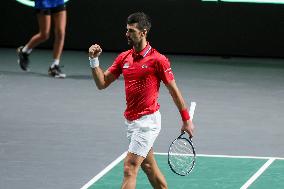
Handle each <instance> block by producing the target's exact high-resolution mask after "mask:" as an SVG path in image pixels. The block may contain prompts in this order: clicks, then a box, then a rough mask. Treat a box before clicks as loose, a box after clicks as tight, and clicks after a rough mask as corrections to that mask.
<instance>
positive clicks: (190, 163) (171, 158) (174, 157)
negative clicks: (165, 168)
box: [168, 102, 196, 176]
mask: <svg viewBox="0 0 284 189" xmlns="http://www.w3.org/2000/svg"><path fill="white" fill-rule="evenodd" d="M195 106H196V102H191V104H190V111H189V114H190V119H191V120H192V119H193V115H194V110H195ZM195 157H196V154H195V148H194V145H193V143H192V140H191V139H190V138H187V137H186V136H185V132H184V133H182V134H181V135H179V136H178V137H177V138H176V139H175V140H174V141H173V142H172V143H171V145H170V147H169V151H168V164H169V167H170V168H171V170H172V171H173V172H174V173H176V174H178V175H180V176H186V175H187V174H189V173H190V172H191V171H192V169H193V168H194V165H195Z"/></svg>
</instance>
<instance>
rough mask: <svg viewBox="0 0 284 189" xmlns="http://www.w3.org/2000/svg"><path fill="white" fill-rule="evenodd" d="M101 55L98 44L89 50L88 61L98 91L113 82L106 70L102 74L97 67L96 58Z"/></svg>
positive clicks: (110, 74) (112, 76)
mask: <svg viewBox="0 0 284 189" xmlns="http://www.w3.org/2000/svg"><path fill="white" fill-rule="evenodd" d="M101 53H102V49H101V47H100V46H99V45H98V44H95V45H92V46H91V47H90V48H89V60H90V66H91V68H92V75H93V78H94V80H95V83H96V85H97V88H98V89H100V90H101V89H105V88H107V87H108V86H109V85H110V84H111V83H112V82H113V81H114V80H115V77H114V75H113V74H112V73H111V72H109V71H108V70H107V71H106V72H104V71H103V70H102V69H101V68H100V66H99V59H98V57H99V56H100V54H101Z"/></svg>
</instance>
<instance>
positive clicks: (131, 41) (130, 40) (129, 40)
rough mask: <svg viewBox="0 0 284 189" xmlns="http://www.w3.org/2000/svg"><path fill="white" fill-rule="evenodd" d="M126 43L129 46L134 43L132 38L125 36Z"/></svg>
mask: <svg viewBox="0 0 284 189" xmlns="http://www.w3.org/2000/svg"><path fill="white" fill-rule="evenodd" d="M127 43H128V45H130V46H133V45H134V42H133V40H132V39H130V38H127Z"/></svg>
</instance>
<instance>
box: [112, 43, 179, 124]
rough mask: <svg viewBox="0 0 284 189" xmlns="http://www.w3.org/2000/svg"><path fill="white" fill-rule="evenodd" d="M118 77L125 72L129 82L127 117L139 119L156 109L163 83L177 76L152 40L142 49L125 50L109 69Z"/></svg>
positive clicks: (126, 90) (126, 79) (127, 88)
mask: <svg viewBox="0 0 284 189" xmlns="http://www.w3.org/2000/svg"><path fill="white" fill-rule="evenodd" d="M108 71H109V72H111V73H112V74H113V75H114V76H115V77H116V78H118V77H119V76H120V74H123V77H124V81H125V94H126V110H125V112H124V116H125V118H126V119H128V120H135V119H138V118H140V117H141V116H143V115H147V114H152V113H154V112H156V111H157V110H158V109H159V108H160V105H159V104H158V96H159V88H160V82H161V81H163V83H164V84H167V83H169V82H170V81H172V80H173V79H174V75H173V72H172V70H171V67H170V62H169V60H168V59H167V58H166V57H165V56H164V55H162V54H160V53H159V52H158V51H157V50H155V49H153V48H152V47H151V46H150V45H149V43H148V44H147V46H146V47H145V48H144V49H143V50H142V51H140V52H135V50H134V49H131V50H128V51H125V52H122V53H121V54H120V55H118V57H117V58H116V59H115V61H114V63H113V64H112V66H111V67H109V69H108Z"/></svg>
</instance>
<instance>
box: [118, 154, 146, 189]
mask: <svg viewBox="0 0 284 189" xmlns="http://www.w3.org/2000/svg"><path fill="white" fill-rule="evenodd" d="M144 159H145V158H144V157H142V156H138V155H135V154H132V153H130V152H128V153H127V156H126V158H125V159H124V178H123V183H122V186H121V188H122V189H135V187H136V177H137V173H138V170H139V167H140V165H141V163H142V162H143V160H144Z"/></svg>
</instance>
